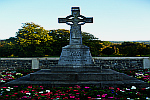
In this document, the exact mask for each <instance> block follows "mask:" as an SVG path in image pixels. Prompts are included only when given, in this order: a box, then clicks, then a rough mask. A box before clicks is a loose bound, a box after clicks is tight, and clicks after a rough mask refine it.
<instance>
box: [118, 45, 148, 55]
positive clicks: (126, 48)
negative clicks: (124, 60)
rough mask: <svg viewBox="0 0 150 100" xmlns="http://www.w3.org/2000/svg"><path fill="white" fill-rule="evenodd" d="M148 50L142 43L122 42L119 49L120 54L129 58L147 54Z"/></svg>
mask: <svg viewBox="0 0 150 100" xmlns="http://www.w3.org/2000/svg"><path fill="white" fill-rule="evenodd" d="M149 50H150V49H149V48H148V47H146V45H144V44H143V43H133V42H123V43H122V45H121V46H120V47H119V52H120V54H123V55H124V56H131V57H133V56H136V55H140V56H141V55H146V54H149Z"/></svg>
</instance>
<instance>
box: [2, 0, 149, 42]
mask: <svg viewBox="0 0 150 100" xmlns="http://www.w3.org/2000/svg"><path fill="white" fill-rule="evenodd" d="M71 7H80V14H81V15H83V16H85V17H93V23H86V24H84V25H82V26H81V30H82V31H83V32H88V33H91V34H93V35H94V36H95V37H97V38H99V39H100V40H102V41H136V40H150V0H0V39H8V38H9V37H15V36H16V32H17V31H18V29H21V26H22V25H23V24H22V23H26V22H33V23H35V24H38V25H41V27H43V28H44V29H46V30H52V29H67V30H70V26H69V25H67V24H65V23H58V18H65V17H66V16H68V15H70V14H71Z"/></svg>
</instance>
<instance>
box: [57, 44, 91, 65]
mask: <svg viewBox="0 0 150 100" xmlns="http://www.w3.org/2000/svg"><path fill="white" fill-rule="evenodd" d="M92 64H94V62H93V60H92V56H91V53H90V50H89V47H87V46H84V45H67V46H65V47H63V50H62V53H61V56H60V59H59V62H58V65H70V66H84V65H92Z"/></svg>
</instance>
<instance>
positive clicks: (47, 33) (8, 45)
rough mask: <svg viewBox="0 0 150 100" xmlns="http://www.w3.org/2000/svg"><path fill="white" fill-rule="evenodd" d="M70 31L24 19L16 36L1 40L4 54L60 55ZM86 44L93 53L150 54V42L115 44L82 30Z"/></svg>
mask: <svg viewBox="0 0 150 100" xmlns="http://www.w3.org/2000/svg"><path fill="white" fill-rule="evenodd" d="M69 37H70V31H69V30H65V29H57V30H45V29H44V28H43V27H41V26H39V25H37V24H34V23H23V26H22V28H21V29H19V31H18V32H16V36H15V37H11V38H9V39H6V40H1V41H0V57H45V56H58V57H59V56H60V54H61V51H62V47H64V46H66V45H68V44H69ZM82 41H83V45H86V46H88V47H90V52H91V54H92V56H103V55H107V56H109V55H116V56H120V55H122V56H136V55H140V56H141V55H149V54H150V46H149V45H145V44H140V43H132V42H124V43H122V44H120V45H119V44H113V43H111V42H108V41H101V40H98V38H96V37H94V36H93V35H92V34H90V33H86V32H82Z"/></svg>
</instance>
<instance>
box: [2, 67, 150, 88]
mask: <svg viewBox="0 0 150 100" xmlns="http://www.w3.org/2000/svg"><path fill="white" fill-rule="evenodd" d="M40 71H41V72H43V71H45V72H49V71H50V70H49V69H43V70H40ZM40 71H39V72H40ZM105 71H108V70H105ZM109 71H110V73H118V72H116V71H113V70H110V69H109ZM35 73H36V72H35ZM32 74H34V73H31V74H28V75H26V76H23V77H20V78H18V79H16V80H13V81H10V82H7V83H5V84H3V85H1V87H2V86H14V85H18V86H20V85H42V86H49V87H68V86H75V85H80V86H97V87H105V86H111V87H119V88H123V87H127V88H130V87H132V86H136V87H139V88H145V87H149V86H150V85H149V84H148V83H146V82H144V81H141V80H138V79H136V78H134V77H130V76H128V75H126V74H123V73H119V74H122V75H121V76H122V78H123V80H122V81H121V80H113V81H111V80H106V81H104V80H103V81H98V80H97V81H95V80H78V81H75V80H74V81H73V80H72V81H68V80H59V81H58V80H55V81H54V80H52V81H44V80H42V81H39V80H37V81H34V80H32V81H31V80H30V78H31V75H32ZM86 74H87V73H86ZM103 78H106V77H103ZM87 79H88V78H87Z"/></svg>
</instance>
